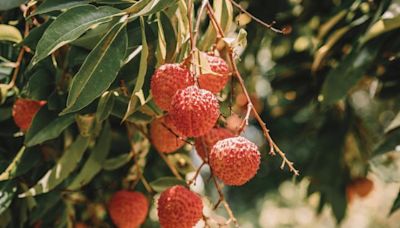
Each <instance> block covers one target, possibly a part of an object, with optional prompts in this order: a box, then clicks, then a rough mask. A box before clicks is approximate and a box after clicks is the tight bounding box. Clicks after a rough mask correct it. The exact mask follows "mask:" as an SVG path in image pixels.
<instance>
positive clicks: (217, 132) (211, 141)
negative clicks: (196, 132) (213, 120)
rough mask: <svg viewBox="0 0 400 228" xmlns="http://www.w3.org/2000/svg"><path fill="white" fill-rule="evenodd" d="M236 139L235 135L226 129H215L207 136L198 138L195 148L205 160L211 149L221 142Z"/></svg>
mask: <svg viewBox="0 0 400 228" xmlns="http://www.w3.org/2000/svg"><path fill="white" fill-rule="evenodd" d="M231 137H234V134H233V133H232V132H230V131H228V130H227V129H225V128H219V127H218V128H213V129H211V130H210V131H209V132H208V133H207V134H205V135H203V136H201V137H198V138H196V140H195V146H196V151H197V153H198V154H199V156H200V157H201V158H202V159H203V160H205V159H206V158H208V155H209V154H210V152H211V149H212V148H213V146H214V145H215V143H217V142H218V141H219V140H222V139H226V138H231Z"/></svg>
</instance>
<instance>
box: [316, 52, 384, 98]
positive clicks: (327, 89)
mask: <svg viewBox="0 0 400 228" xmlns="http://www.w3.org/2000/svg"><path fill="white" fill-rule="evenodd" d="M378 50H379V48H378V47H377V46H376V45H373V46H368V47H363V48H362V49H361V50H359V51H358V50H356V49H355V50H353V51H352V52H351V53H350V54H349V55H348V56H346V57H345V59H344V60H342V61H341V62H340V64H339V66H338V67H336V68H335V69H332V70H331V71H330V72H329V74H328V76H327V77H326V79H325V81H324V84H323V86H322V92H321V94H322V97H323V100H322V103H323V104H324V105H331V104H334V103H335V102H337V101H338V100H340V99H342V98H344V97H345V96H346V94H347V93H348V91H349V90H350V89H351V88H352V87H353V86H354V85H355V84H356V83H357V82H358V81H359V80H360V79H361V78H362V76H364V74H365V72H366V71H367V70H368V66H370V65H371V63H372V62H373V61H374V59H375V57H376V55H377V53H378Z"/></svg>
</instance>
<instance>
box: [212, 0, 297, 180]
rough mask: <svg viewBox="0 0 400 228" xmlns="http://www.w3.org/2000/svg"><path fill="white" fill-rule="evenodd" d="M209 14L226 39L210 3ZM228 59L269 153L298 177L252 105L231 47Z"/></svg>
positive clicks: (218, 30) (246, 119)
mask: <svg viewBox="0 0 400 228" xmlns="http://www.w3.org/2000/svg"><path fill="white" fill-rule="evenodd" d="M207 12H208V14H209V15H210V19H211V21H213V23H212V24H213V25H214V28H215V29H216V30H217V32H218V33H219V35H220V36H221V38H223V37H225V35H224V32H223V30H222V28H221V26H220V25H219V24H218V22H217V20H216V17H215V13H214V10H213V8H212V7H211V5H210V4H209V3H208V4H207ZM228 57H229V62H230V64H231V67H232V69H233V72H234V75H235V76H236V78H237V80H238V81H239V84H240V87H241V88H242V90H243V93H244V95H245V96H246V99H247V102H248V103H247V106H248V110H249V109H251V110H252V111H253V113H254V116H255V118H256V120H257V122H258V124H259V125H260V127H261V129H262V131H263V134H264V137H265V138H266V139H267V141H268V144H269V147H270V152H269V153H270V154H271V155H275V151H276V152H278V154H279V156H280V157H281V158H282V165H281V168H282V169H283V168H284V166H285V165H287V166H288V167H289V170H290V171H291V172H293V174H294V175H295V176H298V175H299V171H298V170H297V169H296V168H295V167H294V165H293V162H291V161H289V160H288V159H287V158H286V155H285V153H284V152H282V150H281V149H280V148H279V147H278V146H277V145H276V143H275V142H274V141H273V139H272V137H271V135H270V134H269V130H268V128H267V126H266V124H265V123H264V121H263V120H262V118H261V116H260V115H259V114H258V112H257V110H256V109H255V107H254V105H253V103H252V101H251V99H250V96H249V93H248V91H247V89H246V86H245V83H244V80H243V78H242V76H241V74H240V72H239V69H238V67H237V65H236V62H235V59H234V53H233V50H232V48H231V47H228ZM248 112H249V111H248ZM249 116H250V115H246V118H245V120H244V121H246V122H248V118H249ZM246 122H245V123H246Z"/></svg>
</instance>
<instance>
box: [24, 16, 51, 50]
mask: <svg viewBox="0 0 400 228" xmlns="http://www.w3.org/2000/svg"><path fill="white" fill-rule="evenodd" d="M52 21H53V20H51V19H49V20H48V21H46V22H44V23H43V24H41V25H40V26H39V27H34V28H33V29H32V30H30V32H29V34H28V36H27V37H25V39H24V41H22V44H23V45H26V46H28V47H29V48H31V49H32V50H36V46H37V44H38V42H39V40H40V39H41V38H42V36H43V34H44V32H45V31H46V29H47V28H48V27H49V25H50V24H51V22H52Z"/></svg>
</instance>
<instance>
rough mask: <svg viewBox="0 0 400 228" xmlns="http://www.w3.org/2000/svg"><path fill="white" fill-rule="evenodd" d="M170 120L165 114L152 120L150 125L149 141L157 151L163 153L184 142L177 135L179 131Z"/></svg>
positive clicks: (171, 150)
mask: <svg viewBox="0 0 400 228" xmlns="http://www.w3.org/2000/svg"><path fill="white" fill-rule="evenodd" d="M170 122H171V121H169V118H167V116H163V117H161V118H158V119H155V120H153V122H152V123H151V125H150V137H151V142H152V144H153V145H154V147H155V148H156V149H157V150H158V151H160V152H163V153H171V152H174V151H176V150H177V149H179V148H180V147H181V146H183V144H185V142H184V141H183V140H181V139H179V137H177V135H179V133H178V131H177V130H176V128H175V126H174V125H173V124H171V123H170ZM168 128H169V129H168ZM170 130H171V131H173V132H174V133H175V134H173V133H172V132H171V131H170Z"/></svg>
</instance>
